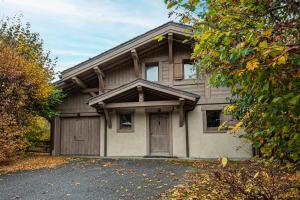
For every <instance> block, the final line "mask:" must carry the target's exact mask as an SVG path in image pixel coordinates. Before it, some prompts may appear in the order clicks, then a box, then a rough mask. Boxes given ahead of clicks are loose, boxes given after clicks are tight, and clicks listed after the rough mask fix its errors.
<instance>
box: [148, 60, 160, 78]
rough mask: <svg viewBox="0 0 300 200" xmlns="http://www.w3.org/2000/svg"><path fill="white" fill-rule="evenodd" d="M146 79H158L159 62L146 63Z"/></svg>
mask: <svg viewBox="0 0 300 200" xmlns="http://www.w3.org/2000/svg"><path fill="white" fill-rule="evenodd" d="M146 80H148V81H158V64H157V63H156V64H149V65H146Z"/></svg>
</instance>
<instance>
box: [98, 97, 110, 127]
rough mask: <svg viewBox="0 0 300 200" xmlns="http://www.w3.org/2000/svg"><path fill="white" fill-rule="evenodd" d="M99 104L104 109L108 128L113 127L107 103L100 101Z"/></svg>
mask: <svg viewBox="0 0 300 200" xmlns="http://www.w3.org/2000/svg"><path fill="white" fill-rule="evenodd" d="M98 104H99V107H100V108H102V109H103V112H104V116H105V119H106V122H107V126H108V128H111V127H112V123H111V118H110V115H109V112H108V109H107V106H106V104H105V103H104V102H99V103H98Z"/></svg>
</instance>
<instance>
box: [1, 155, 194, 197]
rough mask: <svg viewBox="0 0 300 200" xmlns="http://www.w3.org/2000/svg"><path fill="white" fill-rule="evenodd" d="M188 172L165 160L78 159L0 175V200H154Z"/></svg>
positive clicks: (186, 167) (184, 166)
mask: <svg viewBox="0 0 300 200" xmlns="http://www.w3.org/2000/svg"><path fill="white" fill-rule="evenodd" d="M189 170H192V169H191V168H190V167H188V166H186V165H178V164H174V163H171V162H168V161H165V160H152V159H141V160H139V159H136V160H133V159H129V160H127V159H120V160H109V159H80V160H76V161H72V162H70V163H69V164H66V165H62V166H59V167H57V168H56V169H41V170H34V171H20V172H16V173H12V174H6V175H0V199H1V200H2V199H76V200H80V199H156V198H157V195H159V194H160V193H161V192H163V191H165V190H167V189H168V188H170V187H172V186H174V185H178V184H180V182H181V181H182V176H183V174H184V173H185V172H186V171H189Z"/></svg>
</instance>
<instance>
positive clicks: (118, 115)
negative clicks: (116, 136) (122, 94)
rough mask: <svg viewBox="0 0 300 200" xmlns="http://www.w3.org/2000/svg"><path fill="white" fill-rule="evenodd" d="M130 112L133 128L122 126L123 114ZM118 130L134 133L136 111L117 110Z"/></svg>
mask: <svg viewBox="0 0 300 200" xmlns="http://www.w3.org/2000/svg"><path fill="white" fill-rule="evenodd" d="M122 114H130V115H131V128H121V121H120V120H121V115H122ZM116 123H117V132H118V133H132V132H134V125H135V123H134V111H133V110H118V111H117V120H116Z"/></svg>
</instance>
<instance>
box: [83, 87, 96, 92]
mask: <svg viewBox="0 0 300 200" xmlns="http://www.w3.org/2000/svg"><path fill="white" fill-rule="evenodd" d="M81 92H82V93H90V92H99V88H86V89H82V90H81Z"/></svg>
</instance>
